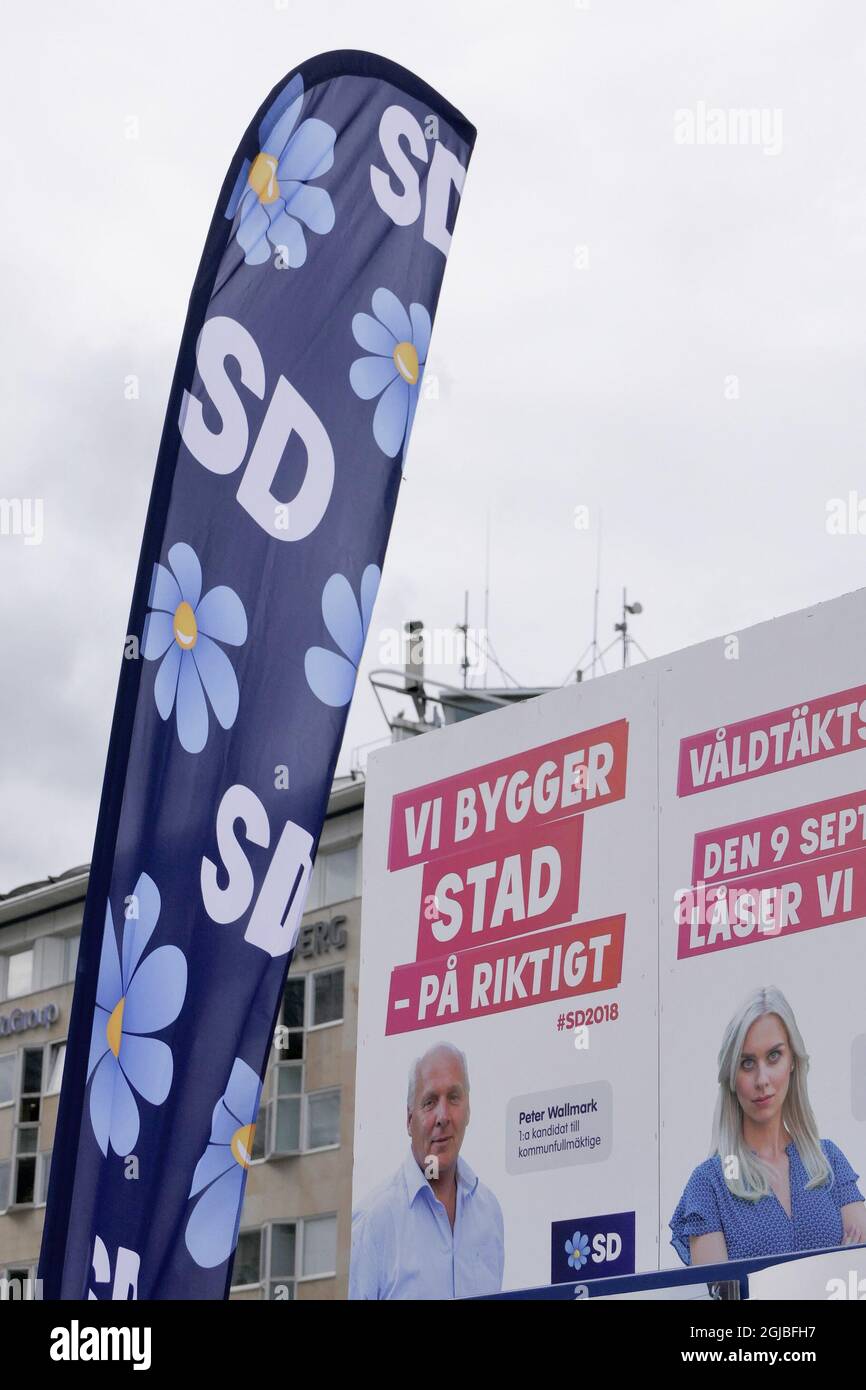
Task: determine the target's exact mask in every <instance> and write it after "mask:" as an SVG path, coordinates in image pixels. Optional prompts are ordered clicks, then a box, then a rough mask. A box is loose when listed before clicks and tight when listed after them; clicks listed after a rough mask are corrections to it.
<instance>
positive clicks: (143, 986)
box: [39, 51, 475, 1299]
mask: <svg viewBox="0 0 866 1390" xmlns="http://www.w3.org/2000/svg"><path fill="white" fill-rule="evenodd" d="M474 140H475V130H474V128H473V126H471V125H470V124H469V122H468V121H467V120H466V119H465V118H464V117H463V116H461V115H460V113H459V112H458V111H456V110H455V109H454V108H453V107H452V106H451V105H450V104H449V103H448V102H447V101H445V100H443V98H442V97H440V96H439V95H438V94H437V93H436V92H435V91H433V90H432V89H431V88H430V87H428V86H426V84H425V83H423V82H421V81H420V80H419V79H418V78H417V77H415V76H414V75H413V74H412V73H410V72H407V71H406V70H405V69H403V68H400V67H397V66H396V65H395V64H393V63H391V62H388V61H387V60H385V59H383V58H379V57H376V56H374V55H372V54H368V53H358V52H348V51H346V52H337V53H328V54H324V55H321V56H319V57H317V58H313V59H311V60H310V61H309V62H306V63H303V64H302V65H301V66H300V67H299V68H297V69H296V70H295V71H294V72H292V73H291V74H290V75H289V76H288V77H287V78H286V79H284V81H282V82H280V83H279V84H278V86H277V87H275V88H274V90H273V92H272V93H271V94H270V96H269V97H268V99H267V100H266V101H265V102H264V104H263V105H262V107H261V108H260V110H259V111H258V113H257V114H256V116H255V118H254V119H253V121H252V123H251V124H250V127H249V129H248V130H247V132H246V134H245V135H244V137H243V140H242V141H241V144H240V146H239V148H238V151H237V153H236V155H235V157H234V159H233V161H232V164H231V166H230V169H229V172H228V175H227V177H226V180H225V183H224V184H223V189H222V193H221V195H220V199H219V202H218V204H217V208H216V211H215V213H214V217H213V221H212V223H211V227H210V231H209V234H208V238H207V242H206V244H205V249H204V253H203V255H202V259H201V264H200V266H199V271H198V275H197V277H196V281H195V284H194V287H193V292H192V297H191V300H190V307H189V312H188V316H187V320H186V325H185V328H184V333H183V338H182V341H181V348H180V354H179V358H178V363H177V368H176V371H175V376H174V381H173V385H172V390H171V395H170V398H169V406H168V412H167V417H166V422H165V426H164V429H163V435H162V441H161V444H160V450H159V457H158V460H157V467H156V474H155V478H154V485H153V493H152V496H151V501H150V507H149V510H148V515H147V522H146V526H145V532H144V539H143V543H142V550H141V557H140V560H139V566H138V573H137V578H136V584H135V590H134V594H133V602H132V611H131V618H130V623H129V629H128V632H129V635H128V636H127V638H126V643H125V648H124V659H123V661H122V664H121V676H120V684H119V689H118V695H117V702H116V706H115V713H114V721H113V724H112V730H111V739H110V744H109V750H108V761H107V766H106V772H105V781H104V785H103V791H102V801H101V805H100V811H99V820H98V824H97V831H96V843H95V848H94V853H93V861H92V866H91V874H90V882H89V886H88V892H87V901H86V905H85V912H84V923H83V928H82V935H81V949H80V957H79V964H78V973H77V978H76V986H75V998H74V1003H73V1009H72V1017H71V1022H70V1029H69V1042H68V1048H67V1059H66V1068H65V1076H64V1081H63V1089H62V1094H61V1100H60V1111H59V1117H58V1126H57V1135H56V1139H55V1144H54V1150H53V1157H52V1165H51V1182H50V1190H49V1194H48V1205H47V1211H46V1220H45V1231H44V1237H43V1243H42V1254H41V1259H40V1268H39V1274H40V1277H41V1279H42V1281H43V1292H44V1297H45V1298H64V1299H128V1298H139V1299H154V1298H166V1299H168V1298H185V1299H189V1298H193V1299H218V1298H224V1297H226V1296H227V1293H228V1289H229V1285H230V1279H231V1267H232V1259H233V1252H234V1249H235V1245H236V1241H237V1232H238V1224H239V1220H240V1211H241V1205H242V1202H243V1195H244V1186H245V1181H246V1173H247V1169H248V1166H249V1163H250V1160H251V1156H252V1154H253V1144H254V1131H255V1126H256V1121H257V1117H258V1113H259V1104H260V1096H261V1078H262V1077H263V1075H264V1072H265V1067H266V1064H267V1059H268V1053H269V1049H270V1047H271V1044H272V1041H273V1033H274V1028H275V1024H276V1021H277V1016H278V1011H279V1007H280V1003H281V999H282V993H283V988H284V984H285V978H286V973H287V970H288V967H289V964H290V962H291V957H292V950H293V947H294V944H295V939H296V936H297V933H298V928H299V925H300V920H301V915H302V913H303V910H304V903H305V900H306V895H307V891H308V888H309V883H310V875H311V872H312V867H313V863H314V860H315V854H316V848H317V845H318V839H319V835H320V832H321V828H322V823H323V821H324V817H325V813H326V810H327V805H328V796H329V792H330V789H331V784H332V779H333V775H334V769H335V766H336V762H337V755H338V752H339V748H340V742H341V739H342V735H343V730H344V728H345V723H346V717H347V714H348V710H349V704H350V701H351V699H352V692H353V689H354V685H355V680H356V678H357V673H358V665H359V662H360V659H361V653H362V649H363V646H364V640H365V637H366V635H367V633H368V630H369V627H370V621H371V616H372V612H373V605H374V603H375V599H376V591H377V588H378V585H379V578H380V574H381V569H382V564H383V560H384V556H385V549H386V546H387V542H388V534H389V531H390V527H391V522H392V518H393V513H394V507H395V503H396V498H397V492H398V489H399V486H400V481H401V476H402V473H403V469H404V459H405V455H406V448H407V445H408V441H409V435H410V432H411V429H412V423H413V420H414V417H415V410H416V407H417V405H418V400H419V395H420V394H421V392H422V390H423V377H424V368H425V364H426V362H427V358H428V352H429V346H430V334H431V327H432V322H433V317H434V314H435V311H436V304H437V300H438V297H439V290H440V287H441V282H442V275H443V272H444V269H445V261H446V258H447V255H448V250H449V246H450V241H451V233H452V231H453V226H454V221H455V217H456V214H457V209H458V205H459V200H460V194H461V191H462V189H463V182H464V178H465V175H466V168H467V166H468V163H469V158H470V156H471V153H472V147H473V144H474Z"/></svg>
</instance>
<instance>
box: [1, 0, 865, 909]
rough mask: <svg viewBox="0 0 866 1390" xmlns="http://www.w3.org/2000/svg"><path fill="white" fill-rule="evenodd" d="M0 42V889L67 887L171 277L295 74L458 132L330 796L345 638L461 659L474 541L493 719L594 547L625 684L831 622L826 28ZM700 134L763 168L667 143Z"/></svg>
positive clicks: (81, 37) (659, 27) (381, 2)
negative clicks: (431, 94) (401, 78)
mask: <svg viewBox="0 0 866 1390" xmlns="http://www.w3.org/2000/svg"><path fill="white" fill-rule="evenodd" d="M4 31H5V33H4V39H5V41H4V55H3V58H2V83H0V103H2V120H0V151H2V159H3V167H4V169H5V170H6V178H5V181H4V185H3V195H2V196H3V208H2V220H0V254H2V271H3V290H4V311H3V315H2V331H0V338H2V390H3V397H4V410H3V420H4V429H3V436H4V438H3V443H4V451H3V467H2V479H0V495H2V496H5V497H7V498H12V497H18V498H26V497H29V498H41V499H43V507H44V538H43V541H42V544H41V545H30V546H28V545H25V544H24V542H23V537H21V536H15V535H0V614H2V619H0V620H2V638H3V645H2V660H0V671H2V689H0V700H2V706H0V729H2V749H0V752H2V835H0V891H7V890H8V889H10V888H12V887H13V886H15V885H16V884H18V883H20V882H22V881H24V880H29V879H33V878H40V877H43V876H44V875H46V874H48V873H59V872H62V871H63V870H64V869H66V868H68V867H70V866H71V865H73V864H78V863H81V862H84V861H86V860H88V859H89V858H90V854H91V850H92V843H93V833H94V828H95V821H96V812H97V807H98V801H99V794H100V789H101V783H102V776H103V769H104V763H105V755H106V750H107V744H108V734H109V728H110V722H111V715H112V710H113V705H114V697H115V689H116V684H117V677H118V671H119V663H120V658H121V652H122V642H123V636H124V634H125V631H126V623H127V617H128V611H129V603H130V598H131V593H132V584H133V578H134V574H135V568H136V563H137V559H138V552H139V547H140V543H141V536H142V528H143V523H144V516H145V510H146V507H147V501H148V497H149V494H150V487H151V481H152V475H153V468H154V463H155V459H156V452H157V445H158V441H159V435H160V430H161V427H162V420H163V415H164V411H165V406H166V399H167V394H168V389H169V383H170V379H171V375H172V371H173V368H174V363H175V358H176V355H177V350H178V346H179V341H180V333H181V328H182V324H183V319H184V315H185V312H186V305H187V299H188V296H189V291H190V288H191V285H192V279H193V275H194V272H195V269H196V266H197V263H198V258H199V256H200V253H201V249H202V244H203V241H204V237H205V233H206V230H207V227H208V223H209V219H210V216H211V213H212V211H213V206H214V203H215V201H216V197H217V194H218V192H219V188H220V184H221V181H222V178H223V176H224V173H225V170H226V168H227V165H228V162H229V160H230V158H231V156H232V154H233V152H234V150H235V147H236V145H237V142H238V140H239V138H240V135H241V133H242V132H243V130H244V129H245V127H246V125H247V123H248V121H249V120H250V118H251V116H252V114H253V113H254V111H255V110H256V108H257V107H258V106H259V104H260V102H261V101H262V100H263V98H264V97H265V95H266V94H267V93H268V91H269V90H270V88H271V87H272V86H273V85H274V83H275V82H277V81H278V80H279V78H280V77H281V76H282V75H283V74H284V73H285V72H287V71H289V69H291V68H292V67H293V66H294V65H295V64H297V63H298V62H300V61H302V60H303V59H305V58H308V57H310V56H312V55H313V54H315V53H319V52H322V51H325V50H328V49H333V48H364V49H369V50H372V51H374V52H379V53H382V54H385V55H386V56H387V57H389V58H392V59H394V60H396V61H397V62H399V63H402V64H404V65H405V66H407V67H409V68H412V69H413V70H414V71H416V72H417V73H418V74H419V75H420V76H422V77H423V78H424V79H425V80H426V81H428V82H429V83H430V84H431V85H432V86H434V87H436V88H437V89H438V90H439V91H440V92H442V94H443V95H444V96H446V97H447V98H448V99H449V100H451V101H452V102H453V103H454V104H455V105H457V106H458V107H459V108H460V109H461V110H462V111H464V113H465V114H466V115H467V116H468V117H469V118H470V119H471V120H472V121H473V122H474V123H475V124H476V125H477V127H478V142H477V145H476V149H475V155H474V158H473V161H472V166H471V169H470V173H469V176H468V179H467V182H466V187H465V190H464V196H463V202H462V208H461V212H460V215H459V219H458V223H457V228H456V232H455V237H454V243H453V247H452V252H451V256H450V258H449V262H448V266H447V270H446V274H445V280H444V286H443V293H442V298H441V301H440V305H439V312H438V317H437V321H436V328H435V331H434V335H433V345H432V351H431V359H430V363H429V365H428V374H435V375H436V376H437V378H438V380H439V399H438V400H426V401H422V403H421V406H420V408H419V411H418V415H417V418H416V423H415V429H414V433H413V438H412V446H411V450H410V454H409V459H408V468H407V479H406V482H405V484H404V487H403V490H402V493H401V497H400V501H399V505H398V509H397V517H396V522H395V526H394V530H393V533H392V539H391V545H390V549H389V553H388V559H387V562H386V566H385V571H384V579H383V584H382V588H381V591H380V595H379V600H378V604H377V609H376V616H375V620H374V627H373V631H372V633H371V637H370V639H369V644H368V650H367V655H366V657H365V665H364V667H362V678H361V680H360V682H359V685H358V690H357V693H356V698H355V705H354V707H353V710H352V713H351V715H350V719H349V724H348V731H347V736H346V740H345V744H344V748H343V753H342V757H341V770H343V769H345V768H348V766H349V764H350V762H351V759H352V755H353V750H356V749H358V748H359V747H360V746H361V745H363V744H366V743H367V742H368V741H370V740H374V739H378V738H380V737H382V736H383V735H385V734H386V733H387V728H386V726H385V724H384V722H383V721H382V719H381V716H380V715H379V713H378V709H377V707H376V705H375V702H374V700H373V698H372V696H371V693H370V691H369V687H368V682H367V680H366V674H365V671H366V669H368V668H369V667H370V666H373V665H378V664H379V655H380V634H381V633H382V631H383V630H384V629H387V628H393V627H397V626H399V624H400V623H401V622H402V621H403V620H404V619H406V618H422V619H424V620H425V621H426V623H427V624H428V625H429V626H431V627H438V628H441V629H446V628H449V627H451V626H453V625H454V624H456V623H457V622H459V621H461V620H462V615H463V592H464V590H465V589H469V591H470V622H471V623H472V624H473V625H475V626H481V624H482V621H483V591H484V582H485V532H486V527H487V522H488V516H489V519H490V528H491V603H490V628H491V635H492V640H493V643H494V645H495V648H496V650H497V653H498V655H499V658H500V660H501V662H502V664H503V666H504V667H505V668H506V669H507V670H508V671H509V672H510V673H512V674H513V676H514V677H516V678H517V679H518V680H519V681H521V682H522V683H525V684H529V685H558V684H560V683H561V682H562V680H563V679H564V677H565V675H566V673H567V672H568V670H569V668H570V667H572V666H573V665H574V663H575V662H576V661H577V659H578V657H579V656H580V654H581V652H582V650H583V649H584V648H585V646H586V644H587V643H588V642H589V640H590V638H591V635H592V600H593V586H594V575H595V563H596V546H597V537H598V530H597V523H598V516H599V513H600V512H601V513H602V514H603V534H602V552H601V568H602V592H601V636H602V640H603V642H604V643H606V642H607V641H609V640H610V638H611V637H613V635H614V634H613V631H612V625H613V623H614V621H615V620H616V619H617V617H618V604H619V602H620V596H621V590H622V586H623V585H627V586H628V590H629V596H630V598H638V599H640V601H641V602H642V603H643V605H644V608H645V612H644V614H643V615H641V616H640V617H639V618H637V619H635V621H634V627H633V631H634V634H635V636H636V637H637V638H638V640H639V641H640V643H641V645H642V647H643V648H644V650H645V651H646V652H647V654H648V655H649V656H658V655H661V654H663V653H665V652H668V651H673V650H676V649H677V648H680V647H683V646H687V645H689V644H690V643H692V642H696V641H700V640H703V639H705V638H708V637H713V636H716V635H719V634H725V633H732V632H739V631H741V630H742V629H743V628H744V627H747V626H748V625H750V624H752V623H755V622H759V621H762V620H764V619H766V618H770V617H773V616H775V615H777V614H780V613H785V612H789V611H792V610H794V609H797V608H802V607H805V606H806V605H809V604H811V603H814V602H815V601H817V600H820V599H825V598H830V597H833V596H835V595H837V594H841V593H844V592H847V591H848V590H851V589H854V588H858V587H860V586H862V584H863V582H864V578H863V576H864V573H866V535H864V536H859V535H856V534H855V535H841V536H840V535H830V534H828V532H827V528H826V516H827V504H828V501H829V500H830V499H831V498H834V497H847V494H848V493H849V491H851V490H855V491H858V492H859V494H860V495H861V496H862V497H864V499H866V467H864V454H866V447H864V446H866V393H864V370H866V354H864V337H866V14H864V11H863V8H862V5H861V4H859V3H857V0H825V2H824V3H822V4H821V5H816V4H815V3H814V0H725V3H724V4H719V3H716V0H712V2H711V0H656V3H654V4H652V5H649V4H647V3H646V0H582V3H577V4H576V3H575V0H534V2H533V3H532V4H520V3H514V2H512V3H504V2H503V0H499V3H491V2H490V0H471V3H467V0H436V3H435V4H433V5H429V4H422V5H406V4H405V3H402V2H401V3H398V0H317V3H316V4H314V5H310V4H304V5H301V4H298V3H296V2H295V0H286V2H285V3H284V0H276V3H275V0H207V3H204V0H172V3H167V0H149V2H148V3H143V0H139V3H118V0H111V3H108V0H106V3H95V2H94V0H63V3H58V0H42V3H40V4H39V5H25V4H22V3H20V0H19V3H18V4H10V5H9V6H8V7H7V8H6V10H5V12H4ZM700 103H704V106H703V107H701V106H700ZM713 108H720V109H721V110H722V111H724V112H727V111H730V110H735V109H738V108H755V109H757V110H763V111H764V112H765V117H764V119H765V122H766V125H765V133H770V136H771V138H769V139H767V138H763V139H762V138H760V136H759V138H758V139H757V140H756V141H755V142H752V143H747V144H730V143H729V144H725V145H721V144H714V145H710V144H706V143H704V144H698V143H694V144H684V143H680V142H679V141H678V139H677V130H678V126H677V121H678V120H679V121H680V122H681V124H680V127H679V129H680V134H682V130H683V126H682V120H683V118H682V117H679V118H678V117H677V112H682V111H691V112H692V113H693V115H694V119H695V121H696V122H698V123H699V122H700V120H701V111H703V112H705V113H706V112H708V111H712V109H713ZM775 113H778V114H775ZM131 118H134V120H135V121H136V122H137V126H138V138H137V139H129V138H127V135H128V134H129V133H130V132H131V131H133V130H134V129H135V126H134V124H133V121H132V119H131ZM771 123H772V124H771ZM695 128H696V129H697V125H696V127H695ZM721 128H722V129H726V130H729V131H730V130H734V131H735V129H736V128H735V127H731V126H730V125H728V126H727V127H725V126H723V127H721ZM580 248H585V249H583V250H581V249H580ZM131 374H134V375H136V376H137V377H138V378H139V381H140V398H139V399H138V400H126V399H125V398H124V381H125V379H126V378H127V377H128V376H129V375H131ZM580 506H586V507H589V509H590V513H589V514H590V521H591V524H590V526H589V528H588V529H586V530H579V529H576V527H575V508H576V507H580ZM864 527H866V523H864ZM803 659H804V665H805V666H806V668H808V662H809V653H808V652H804V653H803ZM614 664H615V663H614ZM436 674H437V675H438V676H440V678H442V679H453V680H455V681H457V680H458V678H459V672H458V671H457V669H456V668H451V669H450V670H437V672H436ZM494 674H495V673H494Z"/></svg>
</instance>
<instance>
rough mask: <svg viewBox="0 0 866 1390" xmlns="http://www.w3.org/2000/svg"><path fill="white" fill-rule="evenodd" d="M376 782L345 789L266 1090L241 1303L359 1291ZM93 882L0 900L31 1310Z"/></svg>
mask: <svg viewBox="0 0 866 1390" xmlns="http://www.w3.org/2000/svg"><path fill="white" fill-rule="evenodd" d="M363 802H364V784H363V780H362V779H357V780H353V779H351V778H341V779H338V780H337V781H336V782H335V783H334V786H333V789H332V792H331V797H330V800H329V805H328V815H327V818H326V821H325V825H324V827H323V831H322V836H321V840H320V844H319V852H318V855H317V858H316V865H315V869H314V871H313V876H312V879H311V884H310V894H309V897H308V900H307V906H306V912H305V914H304V918H303V922H302V926H301V930H300V933H299V936H298V942H297V946H296V949H295V955H294V958H293V960H292V965H291V968H290V971H289V975H288V978H287V981H286V987H285V991H284V995H283V1003H282V1009H281V1015H280V1021H279V1023H278V1025H277V1028H276V1030H275V1034H274V1045H273V1047H272V1049H271V1057H270V1060H269V1063H268V1068H267V1072H266V1075H265V1081H264V1085H263V1088H262V1102H261V1108H260V1110H259V1117H258V1121H257V1124H256V1131H255V1142H254V1147H253V1154H252V1162H251V1164H250V1168H249V1172H248V1175H247V1188H246V1196H245V1199H244V1206H243V1211H242V1214H241V1225H240V1234H239V1238H238V1246H237V1251H236V1254H235V1261H234V1268H233V1273H232V1292H231V1297H232V1298H233V1299H263V1298H270V1299H284V1300H288V1299H306V1298H312V1299H340V1298H345V1297H346V1292H347V1287H348V1268H349V1247H350V1243H351V1207H352V1134H353V1127H354V1093H355V1040H356V1036H357V1001H358V965H359V959H360V931H361V903H360V894H361V830H362V819H363ZM87 877H88V874H87V867H86V866H84V867H82V868H78V869H72V870H69V871H68V872H67V873H65V874H63V875H61V877H59V878H57V879H48V880H46V881H44V882H42V883H36V884H26V885H24V886H22V887H21V888H18V889H15V890H14V891H13V892H12V893H9V894H7V895H5V896H4V897H0V1281H2V1282H0V1297H3V1296H7V1297H8V1296H11V1297H16V1296H22V1297H32V1296H34V1294H35V1292H36V1286H35V1278H36V1267H37V1263H38V1259H39V1247H40V1243H41V1240H42V1226H43V1222H44V1217H45V1198H46V1195H47V1191H48V1176H49V1173H50V1167H51V1151H52V1148H53V1145H54V1129H55V1125H56V1122H57V1106H58V1100H59V1095H60V1085H61V1081H62V1077H63V1064H64V1060H65V1055H66V1038H67V1030H68V1024H69V1016H70V1011H71V1007H72V991H73V982H74V979H75V968H76V963H77V959H78V942H79V937H80V933H81V922H82V916H83V911H84V899H85V894H86V891H87Z"/></svg>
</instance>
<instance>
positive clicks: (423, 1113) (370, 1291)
mask: <svg viewBox="0 0 866 1390" xmlns="http://www.w3.org/2000/svg"><path fill="white" fill-rule="evenodd" d="M468 1123H469V1070H468V1067H467V1063H466V1058H465V1056H464V1054H463V1053H462V1052H461V1051H460V1050H459V1048H457V1047H455V1046H454V1045H453V1044H452V1043H443V1042H440V1043H435V1044H434V1045H433V1046H432V1047H430V1048H429V1049H428V1050H427V1052H425V1053H424V1055H423V1057H419V1058H418V1060H417V1061H416V1062H414V1063H413V1064H412V1066H411V1067H410V1069H409V1089H408V1093H407V1098H406V1128H407V1132H408V1134H409V1139H410V1145H411V1147H410V1150H409V1153H408V1154H407V1155H406V1158H405V1159H404V1161H403V1163H402V1164H401V1166H400V1167H399V1168H398V1169H397V1172H396V1173H395V1174H394V1175H393V1177H392V1178H390V1179H389V1180H388V1182H386V1183H385V1184H384V1185H383V1186H382V1187H380V1188H378V1189H377V1190H376V1191H375V1192H374V1193H373V1194H372V1196H371V1197H370V1198H369V1200H368V1202H367V1203H366V1205H365V1206H364V1207H363V1208H361V1209H359V1210H357V1211H355V1213H354V1215H353V1220H352V1263H351V1271H350V1276H349V1297H350V1298H353V1299H386V1298H389V1299H390V1298H413V1299H437V1300H438V1299H450V1298H473V1297H478V1296H481V1295H483V1294H493V1293H499V1291H500V1290H501V1288H502V1272H503V1266H504V1262H505V1256H504V1235H503V1222H502V1210H501V1208H500V1205H499V1202H498V1201H497V1199H496V1197H495V1196H494V1195H493V1193H492V1192H491V1191H490V1189H489V1188H488V1187H486V1186H485V1185H484V1183H482V1182H481V1181H480V1180H479V1179H478V1178H477V1177H476V1175H475V1174H474V1173H473V1171H472V1169H471V1168H470V1167H469V1165H468V1163H467V1162H466V1160H465V1159H464V1158H461V1156H460V1149H461V1147H462V1144H463V1137H464V1134H465V1132H466V1126H467V1125H468Z"/></svg>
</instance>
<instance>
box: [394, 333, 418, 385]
mask: <svg viewBox="0 0 866 1390" xmlns="http://www.w3.org/2000/svg"><path fill="white" fill-rule="evenodd" d="M393 356H394V366H395V367H396V368H397V371H398V372H399V373H400V375H401V377H402V378H403V380H404V381H408V383H409V385H410V386H414V385H415V383H416V381H417V380H418V376H419V371H418V353H417V352H416V350H415V346H414V344H413V343H398V344H397V346H396V347H395V349H394V354H393Z"/></svg>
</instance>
